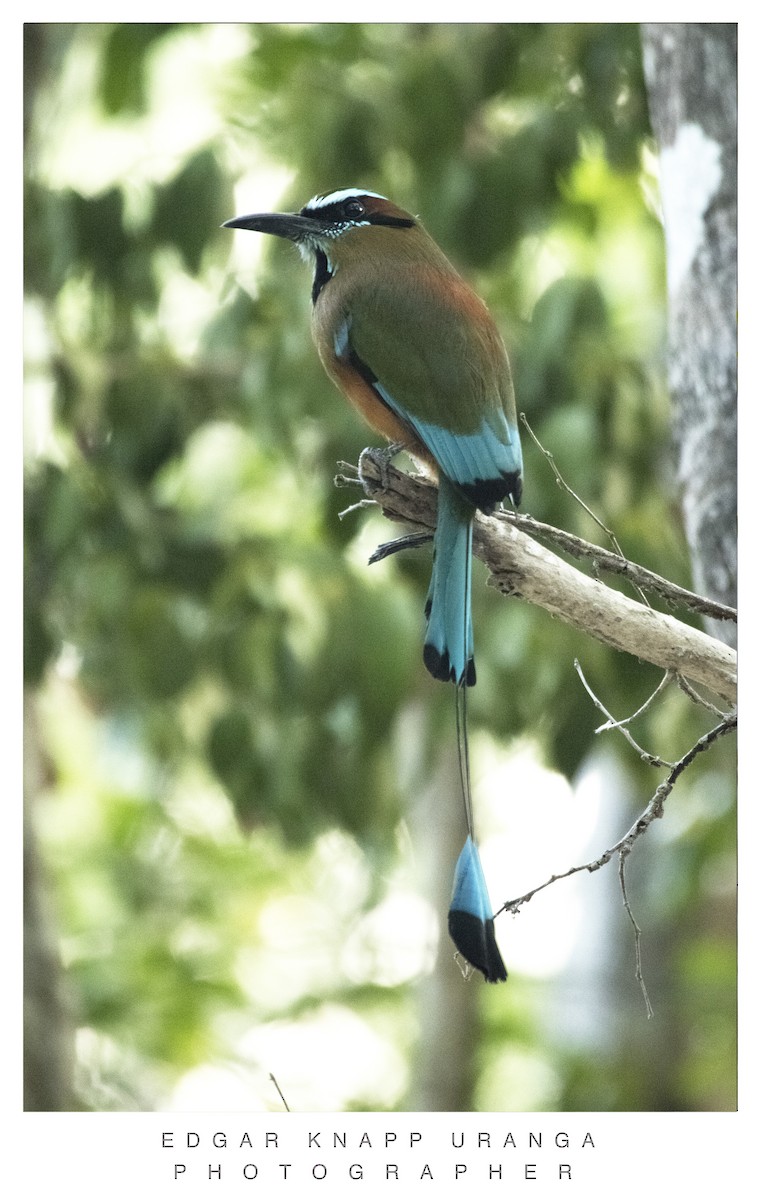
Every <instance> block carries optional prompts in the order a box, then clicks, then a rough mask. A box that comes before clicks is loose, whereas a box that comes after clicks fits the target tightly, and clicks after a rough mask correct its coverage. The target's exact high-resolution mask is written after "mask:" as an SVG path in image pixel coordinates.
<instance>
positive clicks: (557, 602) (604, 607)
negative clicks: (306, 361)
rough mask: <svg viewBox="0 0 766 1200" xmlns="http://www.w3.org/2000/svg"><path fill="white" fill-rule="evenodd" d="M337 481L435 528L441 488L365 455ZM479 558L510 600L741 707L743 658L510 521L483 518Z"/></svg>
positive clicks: (394, 516) (478, 529) (394, 513)
mask: <svg viewBox="0 0 766 1200" xmlns="http://www.w3.org/2000/svg"><path fill="white" fill-rule="evenodd" d="M336 482H337V483H339V484H341V485H348V484H353V483H360V484H361V486H362V487H363V488H364V491H365V494H366V495H367V496H368V497H369V498H370V499H371V500H373V501H374V502H375V503H377V504H378V505H379V506H380V508H381V509H382V511H383V513H384V514H385V516H387V517H388V518H389V519H391V520H393V521H405V522H407V523H409V524H411V525H414V526H416V527H418V528H420V529H427V530H431V529H433V528H434V525H435V522H436V489H435V487H434V486H433V485H432V484H431V483H430V482H428V481H427V480H425V479H423V478H420V477H417V476H413V475H408V474H405V473H403V472H401V471H398V470H397V469H396V468H394V467H392V466H391V465H387V464H385V463H384V462H382V461H381V460H380V459H379V458H378V457H377V456H376V455H374V454H363V455H362V458H361V459H360V463H359V475H358V478H356V479H355V478H354V477H350V476H339V477H338V479H337V481H336ZM474 553H475V554H476V556H477V557H478V558H480V559H481V561H482V562H483V563H484V564H485V565H486V566H487V568H488V569H489V571H490V574H491V580H492V583H493V584H494V586H495V587H497V588H498V589H499V591H501V592H503V593H504V594H506V595H513V596H516V597H518V598H519V599H521V600H526V601H527V602H528V603H530V604H536V605H538V606H539V607H540V608H544V609H545V610H546V611H547V612H549V613H551V614H552V615H553V616H555V617H558V618H559V619H560V620H562V621H564V622H566V624H568V625H571V626H572V627H573V628H575V629H579V630H581V631H582V632H583V633H586V634H588V635H589V636H590V637H594V638H596V639H597V640H598V641H601V642H604V643H605V644H606V645H608V646H612V647H614V649H616V650H622V651H624V652H625V653H627V654H632V655H634V656H635V657H636V658H639V659H642V660H643V661H644V662H649V663H653V664H654V665H655V666H657V667H661V668H663V669H664V670H666V671H672V672H674V673H675V674H678V675H683V676H685V677H686V678H687V679H689V680H692V681H693V682H694V683H696V684H699V685H701V686H703V687H706V688H708V689H710V691H711V692H713V693H714V694H715V695H716V696H720V697H721V698H722V699H723V700H725V701H726V703H727V704H730V705H732V704H734V703H735V702H736V688H737V655H736V652H735V651H734V650H732V649H731V647H729V646H727V645H725V643H723V642H721V641H719V640H718V639H717V638H714V637H710V636H709V635H708V634H706V633H702V632H701V631H700V630H698V629H694V628H693V627H691V626H689V625H686V624H684V623H683V622H682V621H679V620H677V619H676V618H675V617H672V616H668V615H666V614H665V613H660V612H657V611H656V610H655V609H652V608H648V607H647V606H646V605H645V604H641V603H638V602H637V601H635V600H632V599H630V598H629V597H627V596H624V595H623V594H622V593H621V592H618V591H615V590H614V589H613V588H610V587H608V586H607V585H606V584H604V583H602V582H601V581H600V580H598V579H593V578H591V577H590V576H588V575H586V574H584V573H583V572H582V571H579V570H578V569H577V568H576V567H573V566H571V565H570V564H569V563H567V562H565V561H564V560H563V559H562V558H559V556H558V555H556V554H554V553H553V552H552V551H550V550H548V549H546V548H545V547H544V546H542V545H540V543H539V542H537V541H535V540H534V539H533V538H531V537H529V536H528V535H527V534H526V533H524V532H522V530H520V529H518V528H516V527H515V526H514V525H513V524H512V523H511V522H510V521H508V520H504V519H503V518H502V516H490V517H486V516H483V515H482V514H480V513H479V514H477V516H476V520H475V523H474ZM655 578H656V577H655ZM669 586H670V585H669Z"/></svg>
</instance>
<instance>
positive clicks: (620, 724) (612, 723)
mask: <svg viewBox="0 0 766 1200" xmlns="http://www.w3.org/2000/svg"><path fill="white" fill-rule="evenodd" d="M574 665H575V670H576V672H577V674H578V675H579V676H580V682H581V683H582V685H583V687H584V688H585V690H586V692H587V693H588V695H589V696H590V698H591V700H592V701H593V703H594V704H595V705H596V708H598V709H600V711H601V712H602V713H603V714H604V716H605V717H606V718H607V723H606V725H601V726H600V727H599V728H598V729H597V730H596V733H602V732H603V730H605V729H616V730H617V731H618V733H621V734H622V736H623V737H624V738H625V740H626V741H627V742H628V743H629V744H630V745H631V746H632V747H633V749H634V750H635V751H636V753H637V754H638V755H639V757H640V758H641V760H642V762H645V763H648V764H649V766H651V767H669V768H670V767H672V766H673V763H671V762H668V761H667V760H666V759H664V758H658V756H657V755H656V754H650V753H649V751H648V750H642V748H641V747H640V746H639V744H638V742H637V741H636V740H635V738H633V736H632V735H631V734H630V732H629V731H628V730H627V729H626V728H625V725H626V724H627V721H632V720H633V717H636V716H638V713H641V712H643V711H644V709H645V708H646V707H647V706H648V705H649V704H650V703H651V701H652V700H653V699H654V697H655V696H656V695H657V694H658V692H660V691H662V689H663V688H664V686H665V680H664V679H663V681H662V683H661V684H660V686H659V687H658V688H657V689H656V690H655V691H654V692H653V693H652V695H651V696H650V697H649V699H648V700H647V701H646V703H645V704H643V705H642V706H641V708H640V709H639V710H638V713H634V714H633V717H628V718H627V719H626V720H625V721H616V720H615V719H614V717H613V716H612V714H611V713H610V712H609V710H608V709H607V708H606V707H605V706H604V705H603V704H602V702H601V701H600V700H599V698H598V696H597V695H596V693H595V692H594V691H593V688H592V687H591V686H590V684H589V683H588V681H587V679H586V678H585V676H584V674H583V670H582V667H581V666H580V664H579V662H578V660H577V659H575V662H574ZM665 674H666V676H668V674H669V672H666V673H665Z"/></svg>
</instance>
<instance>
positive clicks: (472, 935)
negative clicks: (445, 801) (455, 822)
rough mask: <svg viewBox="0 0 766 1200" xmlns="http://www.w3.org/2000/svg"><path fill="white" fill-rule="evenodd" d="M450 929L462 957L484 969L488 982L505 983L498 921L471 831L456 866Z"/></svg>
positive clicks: (449, 921)
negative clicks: (497, 938) (496, 931)
mask: <svg viewBox="0 0 766 1200" xmlns="http://www.w3.org/2000/svg"><path fill="white" fill-rule="evenodd" d="M447 928H448V929H449V933H450V937H451V938H452V940H453V942H454V943H455V945H456V946H457V948H458V950H459V951H460V953H461V954H462V955H463V958H464V959H465V960H466V961H467V962H469V963H470V964H471V966H472V967H475V968H476V969H477V971H481V973H482V975H483V976H484V978H485V979H486V981H487V983H502V981H503V980H505V979H507V978H508V972H507V971H506V969H505V963H504V962H503V959H502V957H501V954H500V951H499V950H498V948H497V942H496V941H495V922H494V919H493V915H492V908H491V907H490V903H489V894H488V892H487V884H486V881H485V879H484V871H483V870H482V866H481V861H480V859H479V851H478V849H477V847H476V842H475V841H474V840H473V838H472V837H471V835H470V834H469V835H468V837H467V838H466V840H465V845H464V846H463V849H462V850H461V852H460V857H459V858H458V860H457V866H456V867H455V883H454V887H453V890H452V902H451V904H450V908H449V915H448V917H447Z"/></svg>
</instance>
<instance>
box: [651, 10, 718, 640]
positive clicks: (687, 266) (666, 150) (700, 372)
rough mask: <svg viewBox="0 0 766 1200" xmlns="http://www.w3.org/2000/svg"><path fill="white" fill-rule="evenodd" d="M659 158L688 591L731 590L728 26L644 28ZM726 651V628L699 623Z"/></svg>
mask: <svg viewBox="0 0 766 1200" xmlns="http://www.w3.org/2000/svg"><path fill="white" fill-rule="evenodd" d="M642 40H643V53H644V71H645V75H646V84H647V90H648V97H649V110H650V113H651V119H652V125H653V127H654V133H655V136H656V138H657V142H658V144H659V151H660V189H661V196H662V207H663V213H664V224H665V239H666V248H667V281H668V362H669V366H668V376H669V383H670V390H671V395H672V398H673V407H674V426H675V437H676V442H677V449H678V479H679V484H680V487H681V494H682V501H683V512H684V521H685V526H686V537H687V541H688V544H689V549H690V553H691V558H692V569H693V574H694V582H695V587H696V589H697V591H700V592H702V593H703V595H707V596H710V597H712V598H713V599H716V600H720V601H723V602H724V603H726V604H730V605H735V604H736V590H737V560H736V547H737V534H736V530H737V510H736V501H737V490H736V469H737V459H736V432H737V420H736V417H737V414H736V397H737V324H736V309H737V26H736V25H735V24H728V23H726V24H675V23H663V24H644V25H643V26H642ZM708 624H709V625H710V626H711V632H713V633H715V634H716V635H717V636H718V637H720V638H722V639H723V640H724V641H727V642H729V644H730V645H734V644H735V641H736V626H735V625H733V624H729V623H727V624H725V625H724V624H722V623H720V622H708Z"/></svg>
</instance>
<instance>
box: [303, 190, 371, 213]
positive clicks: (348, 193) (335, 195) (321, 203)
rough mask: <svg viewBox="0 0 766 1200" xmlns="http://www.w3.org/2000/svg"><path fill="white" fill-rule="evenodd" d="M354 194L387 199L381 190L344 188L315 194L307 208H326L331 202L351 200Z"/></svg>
mask: <svg viewBox="0 0 766 1200" xmlns="http://www.w3.org/2000/svg"><path fill="white" fill-rule="evenodd" d="M352 196H374V197H375V199H376V200H385V199H386V197H385V196H381V194H380V192H368V191H365V189H364V188H343V189H342V191H339V192H328V194H327V195H326V196H314V197H313V199H311V200H309V202H308V204H307V205H306V208H312V209H313V208H325V207H326V206H327V205H329V204H338V202H339V201H341V200H350V199H351V197H352Z"/></svg>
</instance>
